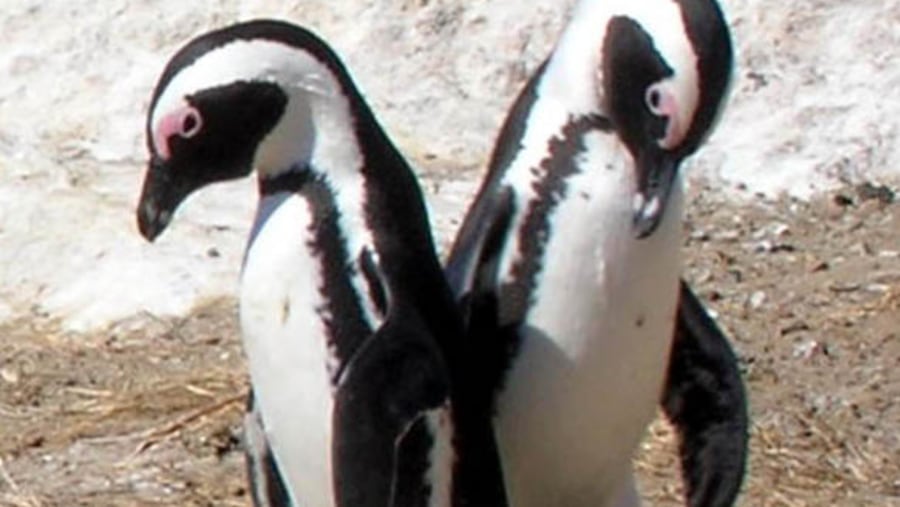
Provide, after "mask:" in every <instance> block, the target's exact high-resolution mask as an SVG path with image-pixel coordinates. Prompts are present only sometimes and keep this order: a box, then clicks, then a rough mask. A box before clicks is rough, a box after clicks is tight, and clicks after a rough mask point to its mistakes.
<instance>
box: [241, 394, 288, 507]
mask: <svg viewBox="0 0 900 507" xmlns="http://www.w3.org/2000/svg"><path fill="white" fill-rule="evenodd" d="M244 458H245V464H246V468H247V478H248V480H249V482H250V497H251V498H252V499H253V505H254V506H255V507H291V501H290V497H289V496H288V493H287V488H286V487H285V485H284V479H283V478H282V477H281V472H280V471H279V470H278V466H277V465H276V464H275V457H274V455H273V454H272V449H271V448H270V447H269V441H268V440H267V439H266V433H265V430H264V429H263V422H262V418H261V417H260V414H259V410H257V407H256V403H255V400H254V397H253V391H252V390H251V391H250V393H249V394H248V396H247V411H246V413H245V414H244Z"/></svg>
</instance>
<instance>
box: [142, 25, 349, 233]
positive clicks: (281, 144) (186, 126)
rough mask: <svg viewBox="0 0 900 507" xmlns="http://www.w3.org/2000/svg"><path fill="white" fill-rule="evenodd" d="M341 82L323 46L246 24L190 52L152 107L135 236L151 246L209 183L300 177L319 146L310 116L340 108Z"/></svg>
mask: <svg viewBox="0 0 900 507" xmlns="http://www.w3.org/2000/svg"><path fill="white" fill-rule="evenodd" d="M348 79H349V78H346V71H345V70H344V68H343V66H342V64H341V63H340V62H339V60H338V59H337V57H336V56H335V55H334V53H333V52H332V51H331V50H330V49H329V48H328V46H327V45H326V44H325V43H324V42H323V41H321V40H320V39H319V38H318V37H316V36H315V35H314V34H312V33H310V32H308V31H306V30H304V29H302V28H300V27H297V26H294V25H291V24H288V23H283V22H279V21H270V20H256V21H250V22H245V23H240V24H237V25H232V26H229V27H227V28H224V29H220V30H216V31H213V32H209V33H207V34H204V35H201V36H199V37H197V38H195V39H193V40H192V41H190V42H188V43H187V44H186V45H185V46H184V47H183V48H181V50H179V51H178V52H177V53H176V54H175V56H173V57H172V59H171V60H170V61H169V63H168V65H167V66H166V68H165V70H164V71H163V74H162V76H161V77H160V79H159V82H158V83H157V85H156V88H155V90H154V92H153V96H152V100H151V103H150V109H149V114H148V118H147V125H146V137H147V147H148V150H149V152H150V162H149V166H148V169H147V173H146V176H145V180H144V185H143V190H142V193H141V197H140V201H139V204H138V210H137V212H138V213H137V215H138V228H139V229H140V232H141V234H143V235H144V237H145V238H147V239H148V240H150V241H152V240H153V239H155V238H156V237H157V236H158V235H159V234H160V233H162V231H163V230H164V229H165V228H166V226H167V225H168V224H169V222H170V220H171V217H172V214H173V213H174V211H175V210H176V208H177V207H178V205H179V204H180V203H181V202H182V201H183V200H184V199H186V198H187V197H188V196H189V195H190V194H191V193H192V192H194V191H195V190H197V189H199V188H201V187H203V186H205V185H208V184H210V183H215V182H219V181H226V180H231V179H236V178H241V177H244V176H247V175H249V174H250V173H251V172H252V171H253V170H254V169H255V170H256V171H257V172H258V174H259V177H260V178H261V179H265V178H271V177H274V176H276V175H278V174H281V173H284V172H287V171H291V170H298V168H299V169H300V170H303V169H304V168H305V167H306V166H307V165H308V163H309V161H310V158H311V156H312V151H313V145H314V142H315V138H316V128H315V125H314V118H313V116H314V109H319V110H325V111H328V110H329V104H327V103H328V102H330V101H335V100H340V99H341V98H343V97H344V96H345V95H344V92H345V90H346V87H347V86H348ZM350 86H352V84H351V85H350ZM323 103H325V104H323Z"/></svg>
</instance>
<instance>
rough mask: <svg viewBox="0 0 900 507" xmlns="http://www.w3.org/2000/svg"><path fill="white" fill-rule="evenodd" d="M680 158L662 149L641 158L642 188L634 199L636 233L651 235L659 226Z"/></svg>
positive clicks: (640, 183)
mask: <svg viewBox="0 0 900 507" xmlns="http://www.w3.org/2000/svg"><path fill="white" fill-rule="evenodd" d="M678 165H679V161H678V160H677V159H676V158H675V157H674V156H672V155H671V154H670V153H668V152H665V151H661V150H650V151H649V152H644V153H642V154H641V156H640V157H639V158H638V160H637V171H638V190H637V194H636V195H635V199H634V235H635V237H636V238H637V239H644V238H647V237H649V236H650V235H651V234H653V232H654V231H655V230H656V228H657V227H659V224H660V223H661V222H662V219H663V214H664V213H665V211H666V204H667V203H668V201H669V194H671V193H672V186H673V184H674V182H675V175H676V174H678Z"/></svg>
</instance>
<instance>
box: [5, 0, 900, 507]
mask: <svg viewBox="0 0 900 507" xmlns="http://www.w3.org/2000/svg"><path fill="white" fill-rule="evenodd" d="M571 3H572V2H571V1H561V0H560V1H549V0H535V1H533V2H528V3H520V2H513V1H510V0H494V1H488V0H466V1H462V0H370V1H363V0H347V1H342V2H334V1H326V0H317V1H312V0H311V1H307V2H302V3H301V2H284V1H280V2H275V1H270V0H260V1H257V2H252V3H251V2H238V1H235V0H201V1H196V2H176V1H174V0H149V1H146V2H126V1H124V0H123V1H115V0H103V1H102V2H87V1H85V0H71V1H68V2H62V1H57V0H53V1H49V2H41V1H26V0H9V1H6V2H4V4H3V6H2V8H0V506H3V507H5V506H14V507H21V506H38V505H39V506H72V505H84V506H106V505H110V506H112V505H115V506H120V505H121V506H126V505H128V506H131V505H173V506H174V505H191V506H194V505H196V506H201V505H217V506H218V505H247V502H248V499H247V496H246V491H245V489H244V485H243V478H242V476H241V465H240V456H239V452H238V450H239V449H238V447H239V443H238V442H237V439H236V434H237V433H236V432H237V428H238V424H239V414H240V409H241V401H240V400H241V398H242V396H243V392H244V388H245V379H244V373H243V363H242V357H241V352H240V345H239V341H238V339H237V337H236V334H235V329H234V321H233V307H232V304H233V300H232V299H231V295H232V294H233V292H234V289H235V284H236V281H237V270H238V266H239V261H240V256H241V251H242V248H243V243H244V239H245V237H246V231H247V228H248V226H249V220H250V216H251V214H252V210H253V207H254V196H253V190H252V185H251V184H250V183H249V182H247V181H245V182H238V183H235V184H228V185H221V186H219V187H218V188H216V189H211V190H210V191H207V192H204V193H201V194H199V195H197V196H195V197H193V198H192V199H191V200H190V202H189V203H188V205H187V206H185V207H184V209H183V210H182V211H181V214H180V215H181V216H180V217H179V218H178V219H177V220H176V222H175V223H174V224H173V225H174V227H172V228H171V229H170V230H168V231H167V232H166V234H165V235H164V236H163V237H162V238H161V239H160V240H159V241H158V242H157V243H156V244H154V245H147V244H145V243H144V242H143V241H142V240H141V238H140V237H139V236H138V234H137V232H136V229H135V226H134V213H133V207H134V204H135V201H136V196H137V193H138V190H139V189H138V187H139V184H140V179H141V173H142V170H143V163H144V160H145V148H144V140H143V123H144V115H145V113H146V105H147V102H148V100H149V97H150V92H151V89H152V86H153V84H154V83H155V81H156V78H157V76H158V74H159V72H160V71H161V70H162V67H163V66H164V65H165V63H166V61H167V59H168V57H169V56H170V55H171V54H172V53H173V52H174V51H175V50H176V49H177V48H178V47H179V46H180V45H181V44H182V43H184V42H185V41H186V40H187V39H189V38H190V37H192V36H194V35H196V34H199V33H201V32H203V31H205V30H207V29H210V28H213V27H217V26H221V25H223V24H226V23H229V22H232V21H235V20H238V19H248V18H251V17H259V16H266V17H281V18H287V19H290V20H293V21H295V22H298V23H302V24H304V25H306V26H308V27H310V28H313V29H314V30H315V31H317V32H318V33H319V34H321V35H322V36H323V37H325V38H326V39H327V40H329V41H330V42H331V44H332V45H333V46H334V47H335V49H336V50H337V51H338V52H339V53H340V54H341V55H342V56H343V57H344V59H345V62H346V63H347V65H348V67H349V68H350V69H351V71H352V72H353V74H354V77H355V79H356V81H357V83H358V85H359V86H360V87H361V88H362V89H363V91H364V92H365V94H366V97H367V98H368V100H369V101H370V102H371V104H372V105H373V107H374V109H375V111H376V113H377V114H378V115H379V117H380V118H381V120H382V121H383V123H384V124H385V126H386V128H387V130H388V131H389V133H390V134H391V136H392V137H393V138H394V140H395V141H396V142H397V144H398V145H399V146H400V148H401V149H402V150H403V151H404V152H405V153H406V154H407V155H408V156H409V157H410V159H411V160H412V161H413V162H414V164H415V165H416V167H417V169H418V171H419V174H420V176H421V178H422V182H423V186H424V187H425V189H426V191H427V192H428V197H429V204H430V206H431V208H432V211H433V213H432V219H433V221H434V222H435V224H436V231H437V235H438V236H439V238H440V239H441V240H442V241H444V242H445V241H446V240H447V239H448V238H449V237H451V235H452V233H453V231H454V230H455V227H456V225H457V224H458V220H459V218H460V217H461V214H462V212H463V210H464V207H465V205H466V203H467V201H468V199H469V197H470V195H471V193H472V192H473V191H474V189H475V187H476V185H477V183H478V181H479V177H480V175H481V171H482V170H483V163H484V161H485V160H486V158H487V156H488V153H489V150H490V148H491V145H492V143H493V139H494V135H495V133H496V131H497V129H498V128H499V124H500V122H501V121H502V118H503V115H504V114H505V111H506V108H507V107H508V105H509V104H510V102H511V100H512V98H513V97H514V95H515V94H516V93H517V91H518V89H519V87H520V86H521V85H522V84H523V82H524V80H525V79H526V78H527V76H528V75H529V73H530V72H531V71H532V70H533V69H534V68H535V67H536V66H537V65H538V64H539V62H540V61H541V59H542V58H543V57H544V56H545V55H546V54H547V52H548V51H549V49H550V48H551V46H552V43H553V41H554V40H555V37H556V35H557V34H558V32H559V30H560V29H561V27H562V25H563V23H564V21H565V19H566V16H567V14H568V12H569V8H570V6H571ZM723 4H724V8H725V10H726V13H727V15H728V17H729V19H730V21H731V24H732V27H733V36H734V39H735V44H736V47H737V50H738V56H739V65H738V67H737V68H736V70H735V77H736V83H735V86H734V89H733V91H734V93H733V96H732V100H731V104H730V106H729V109H728V112H727V113H726V115H725V116H724V117H723V120H722V123H721V124H720V127H719V129H718V131H717V132H716V134H715V135H714V136H713V137H712V138H711V139H710V142H709V143H708V145H707V146H706V147H705V148H704V149H703V150H702V152H701V153H700V154H699V155H698V156H697V157H696V158H695V159H694V160H693V161H692V163H691V165H690V168H689V174H690V176H691V178H690V186H691V190H690V193H689V196H690V198H689V203H690V204H689V207H688V216H687V219H686V222H685V252H686V254H687V256H688V266H687V276H688V277H689V278H690V279H691V280H692V281H693V283H694V284H695V286H696V287H697V288H698V290H699V291H700V294H701V295H702V296H703V297H704V299H705V300H706V301H707V302H708V304H709V305H710V308H711V309H712V310H713V311H714V312H715V314H716V315H717V316H718V318H719V321H720V323H721V324H722V325H723V327H724V328H725V329H726V331H727V332H728V333H729V335H730V336H731V337H732V338H733V340H734V343H735V347H736V349H737V351H738V352H739V354H740V356H741V358H742V367H743V368H744V371H745V375H746V378H747V382H748V387H749V389H750V394H751V401H752V412H753V418H754V427H753V454H752V459H751V467H750V475H749V476H748V481H747V486H746V488H745V493H744V494H743V496H742V501H741V505H747V506H779V507H780V506H784V507H794V506H819V505H841V506H844V505H849V506H855V505H859V506H863V505H886V506H890V505H900V482H898V477H900V458H898V456H900V441H898V437H897V428H900V406H898V401H897V400H900V378H898V377H900V375H898V374H897V371H898V370H897V367H898V366H900V340H898V337H897V331H896V330H897V323H898V322H900V313H898V312H900V298H898V297H897V294H898V290H897V285H898V282H900V254H898V253H897V252H898V251H900V240H898V239H897V238H898V237H900V235H898V232H900V222H898V220H900V218H898V214H897V208H896V205H895V204H894V203H893V202H894V198H893V197H894V196H893V191H892V189H893V188H895V187H896V184H897V182H898V179H897V171H898V169H900V164H898V161H900V153H898V146H900V143H898V141H897V139H898V125H900V114H898V113H900V95H898V93H897V91H896V90H897V89H900V58H898V56H900V49H898V48H900V30H898V29H897V27H898V26H900V1H898V0H856V1H854V2H841V1H838V0H796V1H793V2H778V1H775V0H754V1H750V0H724V1H723ZM673 445H674V444H673V442H672V435H671V431H670V429H669V428H668V427H667V426H666V425H665V424H663V423H662V422H660V423H659V424H657V425H655V426H654V427H653V429H652V431H651V434H650V437H649V438H648V440H647V442H646V445H645V449H644V451H643V453H642V454H641V455H640V456H639V457H638V458H637V460H638V466H639V469H640V470H641V471H642V477H641V485H642V489H643V491H644V495H645V497H646V498H647V500H648V504H649V505H678V498H679V489H678V488H679V487H680V481H679V480H678V479H677V470H676V469H675V466H674V461H673V460H674V456H673V454H672V449H673Z"/></svg>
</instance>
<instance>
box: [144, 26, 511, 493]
mask: <svg viewBox="0 0 900 507" xmlns="http://www.w3.org/2000/svg"><path fill="white" fill-rule="evenodd" d="M147 138H148V146H149V150H150V154H151V160H150V163H149V167H148V169H147V173H146V177H145V178H146V179H145V181H144V186H143V191H142V194H141V197H140V203H139V205H138V208H137V217H138V226H139V229H140V232H141V233H142V234H143V235H144V237H146V238H147V239H148V240H150V241H152V240H154V239H155V238H156V237H157V236H158V235H159V234H160V233H162V232H163V230H164V229H165V228H166V226H167V225H168V224H169V222H170V220H171V218H172V215H173V213H174V211H175V210H176V208H177V207H178V206H179V204H180V203H181V202H182V201H183V200H185V199H186V198H187V196H188V195H190V194H191V193H192V192H194V191H195V190H198V189H199V188H201V187H203V186H205V185H207V184H210V183H213V182H218V181H224V180H230V179H235V178H240V177H244V176H247V175H249V174H250V173H251V171H253V170H255V171H256V173H257V177H258V186H259V195H260V200H259V203H258V209H257V214H256V219H255V221H254V224H253V227H252V230H251V234H250V238H249V240H248V244H247V248H246V253H245V258H244V263H243V269H242V275H241V286H240V287H241V288H240V294H239V299H240V323H241V329H242V335H243V342H244V348H245V351H246V355H247V359H248V363H249V370H250V380H251V385H252V391H253V392H252V398H251V400H250V407H251V410H250V413H249V414H248V417H247V419H246V422H247V427H246V433H247V438H246V440H247V449H248V454H249V456H248V470H249V472H250V476H251V482H252V485H253V496H254V498H255V501H256V502H257V505H309V506H317V507H318V506H329V505H340V506H352V507H358V506H379V507H384V506H397V507H405V506H426V505H427V506H446V505H473V506H495V505H497V506H500V505H504V504H505V499H504V496H503V495H504V491H503V488H502V477H501V476H500V471H499V464H498V463H497V455H496V448H495V443H494V441H493V438H494V436H493V432H492V431H491V427H490V419H489V417H488V415H487V414H486V413H484V414H478V413H476V412H474V411H473V410H472V409H471V408H472V407H474V406H475V404H472V403H468V402H467V397H466V393H465V392H464V389H465V387H466V383H465V382H464V381H457V380H458V379H457V377H458V376H459V373H458V372H459V371H461V369H459V368H455V365H458V364H460V363H459V361H460V358H461V357H462V354H463V353H464V352H465V349H464V346H465V342H464V340H463V339H462V338H463V332H462V322H461V320H460V316H459V314H458V312H457V307H456V302H455V300H454V298H453V295H452V293H451V292H450V289H449V287H448V285H447V283H446V280H445V279H444V277H443V272H442V268H441V265H440V263H439V261H438V260H437V258H436V255H435V248H434V244H433V240H432V237H431V232H430V229H429V226H428V220H427V215H426V210H425V207H424V203H423V198H422V194H421V191H420V189H419V186H418V184H417V183H416V180H415V177H414V175H413V173H412V171H411V169H410V168H409V166H408V165H407V163H406V162H405V160H404V159H403V158H402V156H401V155H400V154H399V153H398V151H397V150H396V149H395V148H394V146H393V144H392V143H391V141H390V140H389V139H388V137H387V135H386V134H385V132H384V131H383V130H382V128H381V127H380V126H379V124H378V122H377V120H376V119H375V117H374V115H373V113H372V111H371V110H370V109H369V107H368V105H367V104H366V103H365V101H364V100H363V98H362V96H361V95H360V93H359V91H358V90H357V88H356V86H355V85H354V83H353V81H352V79H351V78H350V76H349V74H348V72H347V70H346V69H345V67H344V65H343V64H342V63H341V62H340V60H339V59H338V57H337V56H336V55H335V53H334V52H333V51H332V50H331V49H330V48H329V47H328V45H327V44H326V43H325V42H324V41H322V40H321V39H319V38H318V37H317V36H315V35H314V34H312V33H311V32H309V31H307V30H305V29H303V28H300V27H297V26H295V25H292V24H288V23H285V22H279V21H272V20H257V21H250V22H245V23H239V24H236V25H233V26H229V27H226V28H224V29H220V30H215V31H213V32H210V33H207V34H204V35H202V36H199V37H197V38H195V39H193V40H191V41H190V42H189V43H188V44H187V45H185V46H184V47H183V48H182V49H181V50H179V51H178V52H177V53H176V54H175V55H174V56H173V57H172V59H171V60H170V61H169V63H168V65H167V66H166V68H165V70H164V72H163V74H162V76H161V77H160V79H159V82H158V83H157V85H156V89H155V91H154V92H153V97H152V101H151V104H150V110H149V118H148V121H147Z"/></svg>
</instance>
